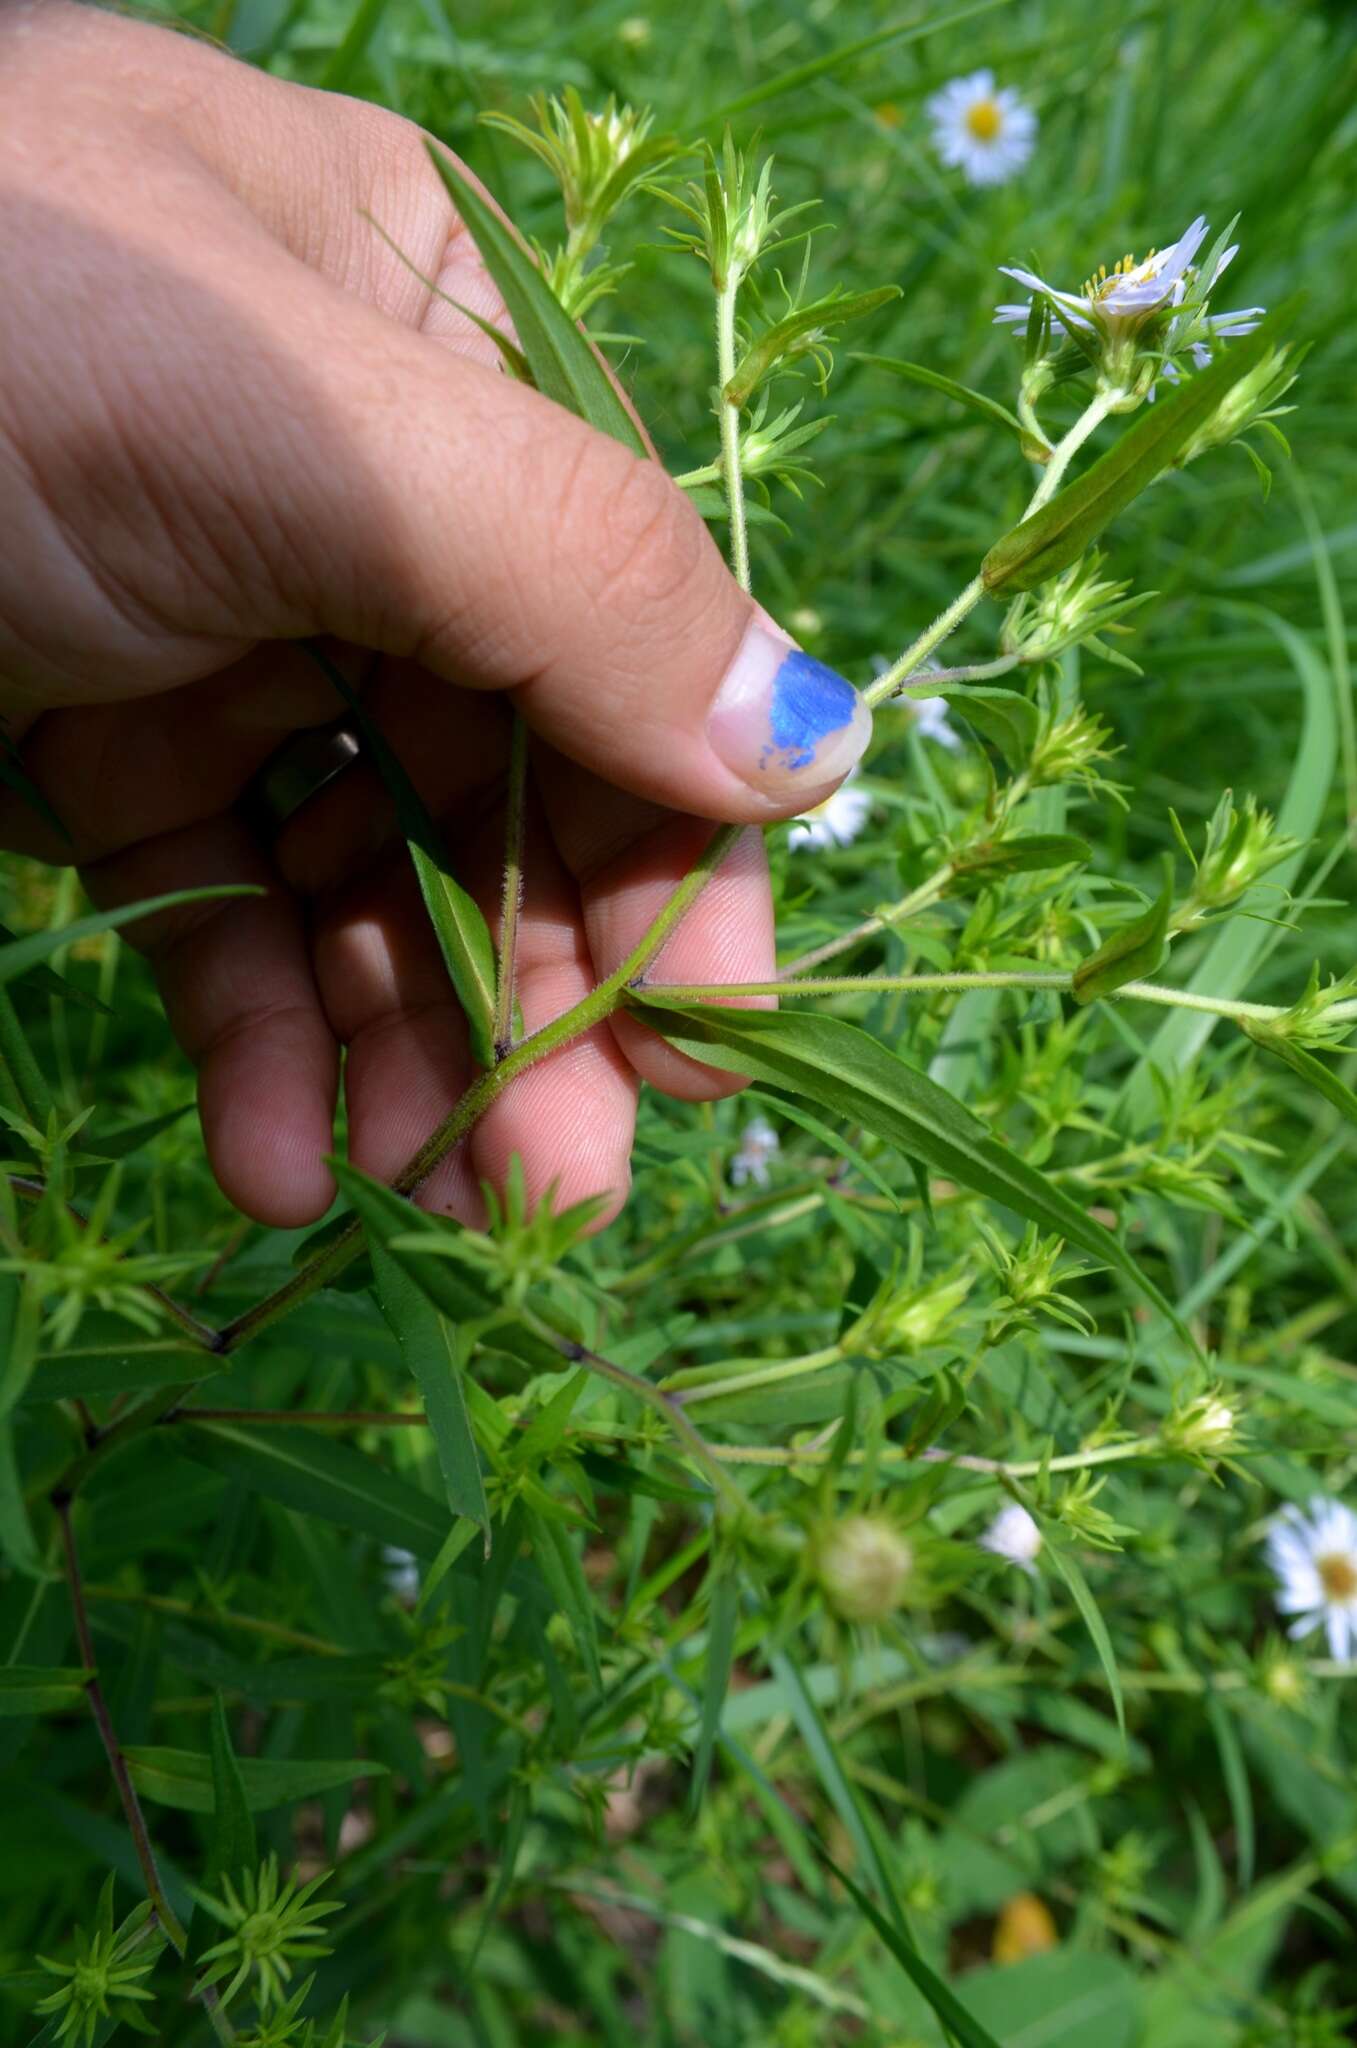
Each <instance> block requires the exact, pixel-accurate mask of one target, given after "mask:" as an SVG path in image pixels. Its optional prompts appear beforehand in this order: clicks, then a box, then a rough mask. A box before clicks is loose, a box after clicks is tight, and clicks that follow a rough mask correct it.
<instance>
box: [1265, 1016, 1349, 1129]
mask: <svg viewBox="0 0 1357 2048" xmlns="http://www.w3.org/2000/svg"><path fill="white" fill-rule="evenodd" d="M1242 1021H1243V1025H1244V1029H1245V1031H1247V1032H1248V1034H1249V1037H1250V1038H1251V1039H1252V1040H1253V1042H1254V1044H1255V1045H1257V1046H1261V1047H1262V1049H1263V1051H1264V1052H1270V1053H1271V1054H1272V1056H1273V1058H1274V1059H1279V1060H1281V1061H1283V1062H1284V1064H1285V1065H1286V1066H1288V1067H1290V1069H1291V1071H1292V1073H1294V1074H1299V1075H1300V1077H1301V1080H1302V1081H1305V1082H1306V1083H1308V1085H1309V1086H1310V1087H1311V1088H1313V1089H1314V1090H1315V1093H1316V1094H1317V1095H1322V1096H1323V1097H1324V1100H1325V1101H1326V1102H1331V1103H1332V1104H1333V1106H1334V1108H1335V1109H1336V1110H1338V1111H1339V1113H1340V1114H1341V1115H1342V1116H1343V1117H1345V1118H1346V1120H1347V1121H1348V1123H1350V1124H1357V1095H1355V1094H1354V1093H1353V1091H1352V1089H1351V1088H1349V1087H1348V1084H1347V1082H1346V1081H1343V1080H1340V1079H1339V1077H1338V1075H1337V1074H1335V1073H1334V1071H1333V1069H1332V1067H1326V1066H1325V1064H1324V1062H1323V1060H1321V1059H1318V1058H1317V1057H1316V1056H1315V1054H1314V1053H1312V1052H1309V1051H1307V1050H1306V1048H1305V1047H1304V1046H1303V1045H1296V1044H1295V1043H1294V1042H1293V1041H1292V1040H1291V1039H1289V1038H1285V1037H1283V1035H1282V1034H1281V1033H1280V1032H1278V1031H1269V1030H1268V1028H1267V1026H1266V1025H1265V1024H1260V1025H1250V1023H1249V1021H1248V1020H1247V1019H1244V1020H1242Z"/></svg>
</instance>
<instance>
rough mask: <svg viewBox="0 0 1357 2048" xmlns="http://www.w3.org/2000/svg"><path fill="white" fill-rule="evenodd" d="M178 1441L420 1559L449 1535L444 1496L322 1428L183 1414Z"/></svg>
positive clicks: (288, 1503)
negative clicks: (333, 1438)
mask: <svg viewBox="0 0 1357 2048" xmlns="http://www.w3.org/2000/svg"><path fill="white" fill-rule="evenodd" d="M172 1441H173V1444H174V1447H175V1449H176V1450H177V1451H179V1452H181V1453H182V1454H183V1455H184V1456H186V1457H189V1458H194V1459H196V1460H197V1461H198V1463H200V1464H203V1465H210V1466H211V1467H212V1469H213V1470H214V1471H216V1472H221V1473H223V1474H224V1475H225V1476H226V1478H228V1479H234V1480H237V1481H238V1482H239V1484H240V1485H242V1486H245V1487H248V1488H249V1490H250V1491H251V1492H252V1493H262V1494H263V1495H265V1497H266V1498H267V1499H269V1500H276V1501H281V1502H282V1504H283V1506H284V1507H289V1508H297V1509H299V1510H300V1512H301V1513H302V1514H305V1515H318V1516H319V1517H320V1519H321V1520H322V1521H325V1522H335V1523H337V1524H338V1525H339V1527H340V1528H342V1529H357V1530H360V1531H361V1532H362V1534H363V1535H365V1536H371V1537H374V1538H375V1539H376V1541H377V1542H378V1543H390V1544H394V1545H396V1546H397V1547H398V1548H399V1549H402V1550H412V1551H413V1552H414V1553H415V1556H416V1557H436V1556H437V1555H438V1550H439V1545H440V1544H441V1543H442V1542H443V1539H444V1537H445V1536H446V1535H447V1533H448V1511H447V1508H446V1507H445V1506H443V1505H442V1504H441V1503H440V1502H438V1501H435V1500H431V1499H430V1498H429V1496H428V1494H427V1493H421V1492H420V1491H419V1489H418V1487H414V1486H411V1485H410V1484H409V1482H408V1481H407V1480H404V1479H397V1478H396V1476H395V1474H394V1473H391V1472H388V1471H387V1470H386V1469H385V1467H384V1466H381V1465H378V1464H377V1463H375V1462H374V1460H373V1459H371V1458H368V1457H365V1456H364V1455H363V1453H362V1452H361V1451H355V1450H354V1449H352V1447H351V1446H350V1445H348V1444H340V1443H334V1442H332V1441H331V1440H330V1438H329V1437H326V1436H323V1435H321V1434H320V1433H319V1432H318V1431H316V1430H313V1429H303V1428H301V1427H296V1428H289V1427H287V1426H286V1425H282V1426H278V1427H274V1426H272V1425H270V1426H269V1427H267V1428H259V1429H251V1428H250V1427H249V1426H248V1424H245V1423H240V1422H189V1421H187V1420H185V1421H184V1422H183V1423H181V1424H180V1426H179V1427H178V1428H176V1429H175V1430H174V1431H173V1433H172Z"/></svg>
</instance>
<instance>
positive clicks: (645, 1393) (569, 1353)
mask: <svg viewBox="0 0 1357 2048" xmlns="http://www.w3.org/2000/svg"><path fill="white" fill-rule="evenodd" d="M522 1314H523V1321H524V1323H525V1324H526V1325H527V1327H528V1328H529V1329H530V1330H532V1331H534V1332H535V1334H536V1335H537V1336H539V1337H541V1338H542V1340H543V1341H544V1342H545V1343H547V1344H550V1345H551V1347H552V1349H553V1350H554V1351H558V1352H559V1353H560V1355H561V1357H562V1358H567V1359H569V1360H570V1362H571V1364H572V1365H582V1366H585V1367H586V1368H587V1369H588V1371H590V1372H593V1373H597V1374H598V1376H599V1378H600V1379H605V1380H611V1381H612V1383H613V1385H614V1386H617V1387H622V1388H623V1389H625V1391H626V1392H627V1393H629V1394H632V1395H634V1396H635V1397H636V1399H637V1400H638V1401H644V1403H645V1404H646V1406H647V1407H648V1408H652V1409H654V1411H655V1413H656V1414H657V1415H661V1416H663V1418H664V1420H665V1422H667V1423H668V1425H669V1427H670V1429H672V1430H673V1432H674V1434H675V1436H676V1437H678V1439H679V1441H680V1442H681V1443H682V1444H683V1446H684V1449H685V1450H686V1451H687V1452H688V1453H689V1455H690V1456H691V1457H692V1458H693V1459H695V1460H696V1462H697V1463H698V1464H699V1465H700V1466H701V1467H702V1470H703V1471H704V1472H705V1473H706V1474H707V1477H708V1478H709V1479H710V1480H711V1482H712V1485H713V1486H714V1487H715V1488H716V1491H717V1493H718V1494H719V1495H720V1496H721V1497H722V1498H723V1499H724V1500H725V1502H726V1504H727V1506H728V1507H732V1508H734V1509H735V1510H736V1512H737V1513H739V1514H741V1515H743V1514H745V1513H746V1512H747V1511H748V1508H749V1502H748V1501H747V1500H746V1498H745V1496H744V1494H743V1493H742V1492H741V1490H740V1488H739V1487H738V1486H736V1485H735V1484H734V1483H733V1482H732V1480H731V1479H730V1477H729V1475H728V1474H727V1473H726V1472H723V1471H722V1469H721V1465H720V1462H719V1458H718V1454H717V1451H716V1446H715V1445H714V1444H709V1443H708V1442H707V1440H706V1438H705V1437H704V1436H703V1435H702V1434H701V1433H700V1431H698V1430H697V1429H696V1428H694V1426H693V1424H692V1423H691V1422H690V1421H689V1420H688V1417H687V1416H686V1415H685V1414H684V1412H683V1407H682V1403H681V1402H680V1401H678V1400H677V1399H676V1398H675V1396H674V1395H673V1394H667V1393H665V1391H664V1389H663V1388H662V1387H657V1386H656V1385H655V1382H654V1381H653V1380H647V1379H642V1378H641V1376H640V1374H639V1373H634V1372H628V1371H627V1369H626V1367H625V1366H623V1365H614V1363H613V1361H612V1360H611V1359H610V1358H604V1357H602V1356H601V1355H600V1354H599V1353H598V1352H597V1351H591V1350H590V1349H589V1348H588V1346H587V1345H584V1344H578V1343H576V1341H575V1339H574V1338H573V1337H563V1336H562V1335H561V1333H560V1331H559V1330H553V1329H552V1327H551V1325H550V1323H544V1322H543V1321H542V1319H541V1317H540V1316H537V1315H534V1314H533V1312H532V1310H531V1309H525V1310H524V1311H523V1312H522Z"/></svg>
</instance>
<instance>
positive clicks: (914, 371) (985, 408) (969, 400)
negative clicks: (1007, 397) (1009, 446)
mask: <svg viewBox="0 0 1357 2048" xmlns="http://www.w3.org/2000/svg"><path fill="white" fill-rule="evenodd" d="M852 360H853V362H855V363H870V364H871V365H872V367H873V368H874V369H877V370H889V371H890V373H891V375H892V376H893V377H903V378H905V379H906V381H907V382H909V383H911V384H925V385H927V387H928V389H929V390H930V391H940V392H941V393H942V394H943V396H944V398H954V399H955V400H956V402H957V404H958V405H964V406H967V407H968V408H969V409H970V411H972V412H977V413H979V414H980V416H981V418H982V419H987V420H993V421H994V422H995V424H996V425H997V426H1001V427H1008V428H1009V429H1010V430H1011V431H1012V432H1013V433H1015V434H1017V435H1018V436H1019V438H1021V436H1022V433H1023V424H1022V421H1021V420H1020V419H1019V418H1018V415H1017V414H1016V413H1014V412H1010V411H1009V409H1008V407H1007V406H1006V405H1000V404H999V403H998V402H997V401H996V400H995V399H993V398H987V397H986V396H985V394H984V392H983V391H972V389H971V387H970V385H969V384H958V383H957V381H956V379H955V377H944V376H943V374H942V372H941V370H930V369H929V368H928V367H927V365H926V364H924V363H908V362H905V361H904V360H903V358H901V357H900V356H873V355H867V354H865V353H863V352H861V351H859V350H856V349H855V350H854V352H853V356H852Z"/></svg>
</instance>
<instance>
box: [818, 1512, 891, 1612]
mask: <svg viewBox="0 0 1357 2048" xmlns="http://www.w3.org/2000/svg"><path fill="white" fill-rule="evenodd" d="M913 1569H914V1553H913V1551H912V1550H911V1549H910V1546H909V1544H908V1543H907V1542H906V1541H905V1539H904V1537H903V1536H902V1535H901V1534H900V1532H899V1530H898V1529H897V1528H896V1527H895V1525H894V1523H893V1522H888V1521H887V1520H886V1519H885V1518H884V1516H881V1515H848V1516H846V1517H845V1518H844V1520H843V1521H841V1522H833V1523H831V1524H830V1525H829V1527H828V1528H827V1529H826V1530H825V1532H824V1534H823V1535H822V1536H821V1538H820V1541H819V1544H818V1546H817V1553H816V1576H817V1577H818V1579H819V1582H820V1588H821V1591H822V1592H823V1594H824V1596H825V1600H826V1602H827V1603H828V1605H829V1607H830V1608H831V1609H832V1610H833V1612H834V1613H835V1614H837V1615H838V1617H839V1619H840V1620H841V1621H885V1620H886V1619H887V1618H888V1616H890V1615H892V1614H894V1612H895V1610H896V1608H897V1607H899V1605H900V1603H901V1601H902V1600H903V1598H904V1594H905V1588H906V1586H907V1585H908V1583H909V1578H910V1574H911V1572H912V1571H913Z"/></svg>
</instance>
